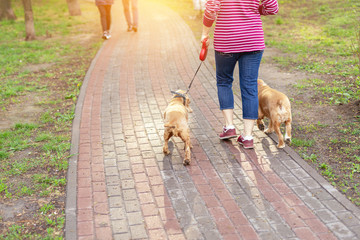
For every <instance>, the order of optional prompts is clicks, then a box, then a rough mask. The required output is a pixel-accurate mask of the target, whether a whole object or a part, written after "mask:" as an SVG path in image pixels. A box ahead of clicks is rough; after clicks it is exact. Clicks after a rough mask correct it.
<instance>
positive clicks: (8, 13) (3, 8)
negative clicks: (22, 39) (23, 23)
mask: <svg viewBox="0 0 360 240" xmlns="http://www.w3.org/2000/svg"><path fill="white" fill-rule="evenodd" d="M2 19H9V20H15V19H16V15H15V13H14V11H13V10H12V8H11V0H0V20H2Z"/></svg>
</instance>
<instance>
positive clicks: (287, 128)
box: [285, 119, 291, 144]
mask: <svg viewBox="0 0 360 240" xmlns="http://www.w3.org/2000/svg"><path fill="white" fill-rule="evenodd" d="M285 142H286V143H287V144H289V143H291V119H289V120H287V121H285Z"/></svg>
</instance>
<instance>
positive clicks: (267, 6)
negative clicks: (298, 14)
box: [203, 0, 279, 53]
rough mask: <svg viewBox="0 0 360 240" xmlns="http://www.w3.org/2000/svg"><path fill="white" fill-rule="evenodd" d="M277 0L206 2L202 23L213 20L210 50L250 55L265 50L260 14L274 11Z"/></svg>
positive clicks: (209, 0)
mask: <svg viewBox="0 0 360 240" xmlns="http://www.w3.org/2000/svg"><path fill="white" fill-rule="evenodd" d="M278 9H279V7H278V2H277V0H262V1H261V4H260V0H208V1H207V2H206V8H205V13H204V19H203V24H204V25H205V26H207V27H211V26H212V25H213V23H214V21H215V20H216V24H215V31H214V48H215V50H217V51H219V52H225V53H231V52H251V51H257V50H262V49H264V48H265V41H264V31H263V28H262V22H261V18H260V15H274V14H276V13H277V12H278Z"/></svg>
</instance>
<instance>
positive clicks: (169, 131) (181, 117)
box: [163, 90, 192, 165]
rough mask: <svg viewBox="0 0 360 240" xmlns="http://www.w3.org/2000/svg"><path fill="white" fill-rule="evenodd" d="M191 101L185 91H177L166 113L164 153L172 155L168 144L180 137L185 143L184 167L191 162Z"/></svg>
mask: <svg viewBox="0 0 360 240" xmlns="http://www.w3.org/2000/svg"><path fill="white" fill-rule="evenodd" d="M189 105H190V99H189V97H188V96H187V94H186V93H185V91H183V90H177V91H176V92H174V95H173V97H172V99H171V101H170V103H169V105H168V106H167V107H166V109H165V112H164V127H165V132H164V141H165V142H164V146H163V152H164V153H165V154H166V155H168V154H170V151H169V147H168V142H169V139H170V138H171V137H172V136H175V137H180V138H181V140H182V141H183V142H184V143H185V147H184V150H185V159H184V161H183V164H184V165H189V164H190V162H191V151H190V148H191V147H192V146H191V142H190V129H189V126H188V113H189V112H192V109H191V108H190V106H189Z"/></svg>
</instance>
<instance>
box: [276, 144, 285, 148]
mask: <svg viewBox="0 0 360 240" xmlns="http://www.w3.org/2000/svg"><path fill="white" fill-rule="evenodd" d="M276 147H277V148H284V147H285V143H283V144H278V145H277V146H276Z"/></svg>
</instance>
